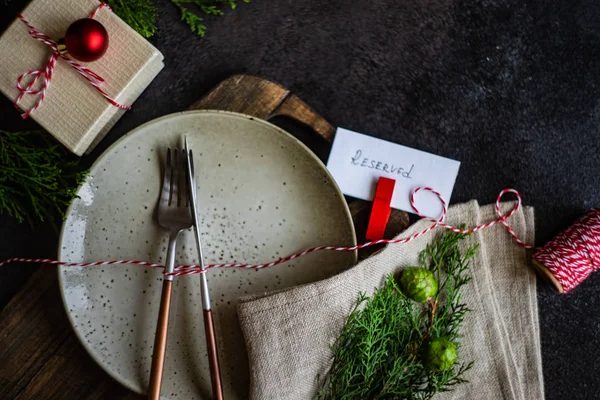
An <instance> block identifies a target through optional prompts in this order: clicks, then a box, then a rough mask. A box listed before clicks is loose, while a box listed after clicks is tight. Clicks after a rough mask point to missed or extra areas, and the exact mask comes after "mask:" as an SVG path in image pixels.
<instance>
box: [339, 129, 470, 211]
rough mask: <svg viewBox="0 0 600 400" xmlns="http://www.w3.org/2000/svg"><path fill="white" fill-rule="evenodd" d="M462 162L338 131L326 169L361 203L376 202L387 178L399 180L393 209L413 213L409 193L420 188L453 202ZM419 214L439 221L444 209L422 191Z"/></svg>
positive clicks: (353, 133) (347, 192) (432, 197)
mask: <svg viewBox="0 0 600 400" xmlns="http://www.w3.org/2000/svg"><path fill="white" fill-rule="evenodd" d="M459 167H460V162H459V161H455V160H451V159H449V158H445V157H440V156H436V155H435V154H431V153H427V152H424V151H420V150H415V149H411V148H410V147H406V146H401V145H399V144H395V143H391V142H387V141H385V140H381V139H377V138H374V137H371V136H367V135H363V134H361V133H357V132H353V131H350V130H347V129H344V128H338V129H337V132H336V134H335V139H334V141H333V147H332V149H331V153H330V154H329V160H328V161H327V168H328V169H329V172H331V174H332V175H333V177H334V179H335V181H336V182H337V184H338V186H339V187H340V189H341V190H342V192H343V193H344V194H346V195H348V196H352V197H356V198H359V199H362V200H368V201H371V200H373V197H374V196H375V190H376V188H377V181H378V179H379V177H381V176H384V177H386V178H391V179H395V180H396V186H395V188H394V195H393V197H392V207H393V208H397V209H400V210H403V211H407V212H414V210H413V208H412V207H411V205H410V194H411V192H412V191H413V190H414V189H415V188H417V187H426V186H428V187H430V188H432V189H434V190H437V191H438V192H440V193H441V195H442V196H443V198H444V199H445V200H446V202H449V201H450V196H451V195H452V189H453V188H454V182H455V181H456V177H457V175H458V169H459ZM415 205H416V206H417V208H418V209H419V211H420V212H421V213H422V214H424V215H426V216H428V217H431V218H438V217H439V216H440V213H441V211H442V206H441V203H440V201H439V200H438V198H437V196H436V195H435V194H433V193H430V192H423V191H421V192H419V193H418V194H417V195H416V197H415Z"/></svg>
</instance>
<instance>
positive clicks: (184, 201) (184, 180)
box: [179, 149, 189, 207]
mask: <svg viewBox="0 0 600 400" xmlns="http://www.w3.org/2000/svg"><path fill="white" fill-rule="evenodd" d="M179 172H180V173H181V188H180V190H181V206H182V207H188V180H189V179H188V174H187V155H186V154H185V150H184V149H182V150H181V169H180V170H179Z"/></svg>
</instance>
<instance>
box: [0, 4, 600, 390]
mask: <svg viewBox="0 0 600 400" xmlns="http://www.w3.org/2000/svg"><path fill="white" fill-rule="evenodd" d="M25 3H26V2H25V1H19V0H12V1H11V2H9V3H8V6H4V5H2V4H1V3H0V30H3V29H4V28H5V27H6V26H7V25H8V24H9V23H10V21H11V20H12V19H13V17H14V15H15V13H16V12H17V11H19V10H20V9H21V8H22V7H23V6H24V4H25ZM155 3H157V5H158V7H159V10H160V15H159V20H158V28H159V30H158V33H157V35H156V36H155V37H154V38H152V40H151V41H152V42H153V43H154V44H155V45H156V46H157V47H158V48H159V49H160V50H161V51H162V52H163V54H164V55H165V63H166V67H165V69H164V70H163V72H162V73H161V74H160V75H159V77H158V78H157V79H156V80H155V81H154V82H153V83H152V85H151V86H150V87H149V88H148V89H147V90H146V92H145V93H144V94H143V95H142V96H141V97H140V98H139V100H138V101H137V102H136V103H135V105H134V108H133V110H132V111H130V112H128V113H127V114H126V115H125V116H124V117H123V118H122V119H121V120H120V121H119V123H118V124H117V125H116V126H115V128H114V129H113V130H112V131H111V132H110V133H109V135H108V136H107V138H106V139H105V140H104V141H103V142H102V143H101V145H100V146H99V147H98V148H97V149H96V151H94V153H93V154H92V155H91V156H89V157H85V158H84V159H83V162H84V163H85V164H90V163H91V162H92V161H93V160H94V159H95V158H96V157H97V156H98V155H99V154H100V153H101V152H102V151H103V150H104V149H106V148H107V147H108V146H109V145H110V144H111V143H112V142H114V141H115V140H116V139H118V138H119V137H120V136H122V135H123V134H124V133H125V132H127V131H129V130H130V129H132V128H134V127H136V126H138V125H139V124H141V123H143V122H146V121H149V120H151V119H153V118H156V117H158V116H161V115H164V114H168V113H171V112H175V111H179V110H183V109H185V108H187V107H188V106H189V105H190V104H191V103H192V102H193V101H195V100H196V99H198V98H199V97H200V96H202V95H203V94H204V93H206V92H207V91H208V90H209V89H210V88H211V87H213V86H214V85H216V84H217V83H218V82H219V81H220V80H222V79H224V78H226V77H228V76H230V75H232V74H234V73H241V72H246V73H252V74H256V75H261V76H264V77H266V78H269V79H271V80H274V81H277V82H280V83H281V84H283V85H284V86H286V87H288V88H289V89H291V90H292V91H294V92H295V93H296V94H298V95H299V96H300V97H301V98H302V99H304V100H305V101H306V102H307V103H308V104H310V105H311V106H312V107H313V108H315V109H316V110H317V111H318V112H319V113H321V114H322V115H323V116H324V117H325V118H327V119H328V120H329V121H330V122H332V123H333V124H335V125H339V126H343V127H346V128H349V129H353V130H357V131H360V132H364V133H368V134H370V135H373V136H377V137H380V138H383V139H387V140H391V141H394V142H397V143H400V144H403V145H407V146H412V147H415V148H418V149H421V150H425V151H430V152H434V153H436V154H440V155H443V156H446V157H450V158H455V159H457V160H460V161H461V162H462V166H461V171H460V174H459V177H458V180H457V183H456V188H455V191H454V194H453V197H452V202H462V201H466V200H469V199H473V198H474V199H478V200H479V201H480V203H482V204H483V203H489V202H493V201H494V200H495V198H496V195H497V193H498V192H499V191H500V190H501V189H502V188H504V187H514V188H516V189H518V190H519V191H520V192H521V194H522V195H523V198H524V202H525V203H526V204H529V205H532V206H534V207H535V208H536V229H537V243H538V244H543V243H544V242H545V241H546V240H548V239H549V238H551V237H553V236H554V235H555V234H556V233H557V232H559V231H560V230H561V229H562V228H564V227H566V226H568V225H569V224H570V223H572V222H573V221H574V220H575V219H576V218H577V217H578V216H579V215H581V214H582V213H584V212H585V211H586V210H587V209H589V208H590V207H594V206H599V205H600V176H599V174H598V170H599V167H600V156H599V155H598V154H599V151H600V144H599V141H598V135H599V133H600V103H599V100H600V93H599V89H600V58H599V56H600V3H598V2H596V1H594V0H581V1H568V0H554V1H529V0H526V1H517V0H498V1H492V0H481V1H477V0H421V1H409V0H388V1H385V0H371V1H365V0H353V1H343V0H328V1H323V0H318V1H317V0H310V1H309V0H304V1H302V0H300V1H298V0H296V1H291V0H283V1H282V0H253V1H252V2H251V3H250V4H243V3H242V4H240V5H239V7H238V8H237V9H236V10H235V11H232V12H231V11H230V12H228V13H227V14H226V16H224V17H220V18H209V19H208V21H207V24H208V32H207V36H206V37H205V38H200V37H197V36H196V35H194V34H192V33H191V32H190V31H189V30H188V28H187V26H186V25H184V24H183V23H181V22H180V21H179V16H178V11H177V9H176V8H175V7H173V6H172V5H171V4H170V2H169V1H167V0H156V1H155ZM0 56H1V57H9V56H16V55H6V54H3V55H0ZM0 121H1V128H3V129H22V128H27V127H32V126H35V124H34V123H33V122H31V121H25V122H23V121H21V119H20V118H19V116H18V114H17V112H16V111H15V110H14V108H13V107H12V105H11V102H10V101H9V100H7V99H5V98H2V99H0ZM282 124H284V125H285V126H286V127H287V128H288V129H290V130H292V131H294V132H298V133H302V130H301V129H300V128H298V127H296V126H293V125H290V124H289V123H286V122H282ZM314 146H316V147H315V150H317V151H318V152H319V153H321V154H326V151H327V149H326V148H325V147H326V146H325V145H324V144H323V143H321V144H318V142H317V144H316V145H314ZM0 238H2V240H0V259H4V258H8V257H10V256H17V255H18V256H28V257H36V256H47V257H52V256H53V255H55V247H56V243H57V236H56V234H55V233H54V232H53V230H52V228H51V227H48V226H39V227H36V228H34V229H31V228H29V227H28V226H22V225H21V226H19V225H17V224H16V223H15V222H14V221H13V220H11V219H10V218H7V217H6V216H1V217H0ZM34 268H35V267H31V266H25V265H11V266H8V267H4V268H3V269H2V270H1V271H0V307H3V306H4V305H5V304H6V302H7V301H8V300H9V299H10V297H11V296H12V295H13V294H14V293H15V292H16V291H17V290H18V289H19V287H20V286H21V284H22V283H23V282H24V280H25V279H26V277H27V276H28V275H29V274H30V272H31V271H32V270H33V269H34ZM599 289H600V273H597V274H595V275H593V276H592V277H591V278H590V279H588V280H587V281H586V282H585V283H584V284H582V285H581V286H580V287H579V288H577V289H576V290H575V291H573V292H572V293H571V294H568V295H566V296H561V295H558V294H557V293H555V292H554V291H553V290H552V289H550V287H549V286H548V285H546V284H544V283H541V284H540V286H539V290H538V293H539V294H538V298H539V304H540V316H541V331H542V351H543V361H544V377H545V384H546V398H547V399H549V400H554V399H594V398H600V394H599V392H600V378H599V377H598V376H599V373H600V313H599V312H598V309H599V306H600V293H599V292H598V290H599Z"/></svg>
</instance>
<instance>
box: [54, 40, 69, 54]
mask: <svg viewBox="0 0 600 400" xmlns="http://www.w3.org/2000/svg"><path fill="white" fill-rule="evenodd" d="M56 48H57V49H58V52H59V53H60V54H67V53H68V52H69V51H68V50H67V45H66V44H65V39H64V38H61V39H59V40H58V42H56Z"/></svg>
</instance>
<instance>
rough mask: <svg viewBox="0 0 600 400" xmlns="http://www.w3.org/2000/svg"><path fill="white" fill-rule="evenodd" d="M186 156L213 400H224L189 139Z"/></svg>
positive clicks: (186, 144)
mask: <svg viewBox="0 0 600 400" xmlns="http://www.w3.org/2000/svg"><path fill="white" fill-rule="evenodd" d="M185 154H186V161H187V171H188V179H187V181H188V189H189V192H190V199H191V201H190V208H191V211H192V220H193V224H194V232H195V234H196V235H195V236H196V246H197V247H198V264H199V265H200V269H202V271H203V272H202V273H201V274H200V293H201V297H202V308H203V313H204V330H205V332H206V347H207V350H208V363H209V368H210V377H211V382H212V390H213V399H214V400H223V386H222V383H221V372H220V370H219V355H218V352H217V340H216V334H215V325H214V323H213V315H212V310H211V307H210V294H209V292H208V282H207V279H206V272H205V271H206V268H205V267H204V257H203V254H202V241H201V238H200V223H199V221H198V193H197V187H196V175H195V173H194V160H193V154H192V150H191V149H190V148H189V146H188V141H187V137H186V138H185Z"/></svg>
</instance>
